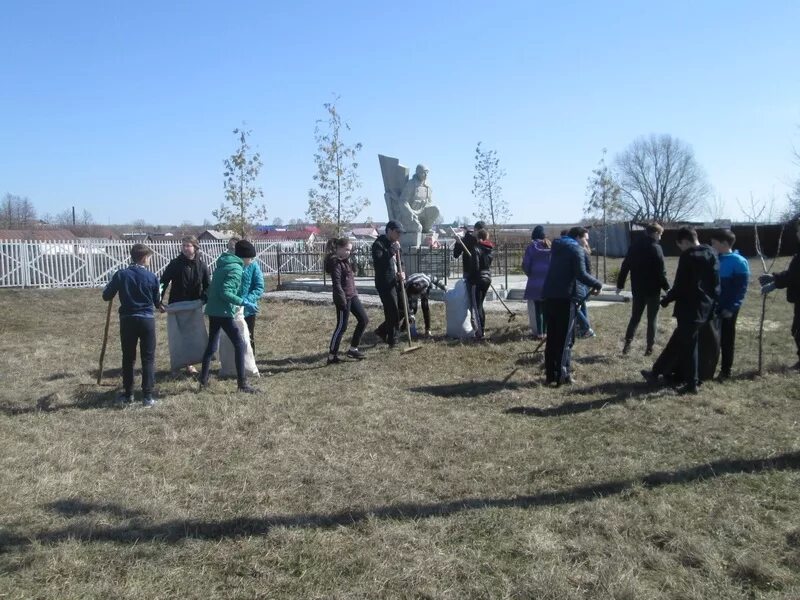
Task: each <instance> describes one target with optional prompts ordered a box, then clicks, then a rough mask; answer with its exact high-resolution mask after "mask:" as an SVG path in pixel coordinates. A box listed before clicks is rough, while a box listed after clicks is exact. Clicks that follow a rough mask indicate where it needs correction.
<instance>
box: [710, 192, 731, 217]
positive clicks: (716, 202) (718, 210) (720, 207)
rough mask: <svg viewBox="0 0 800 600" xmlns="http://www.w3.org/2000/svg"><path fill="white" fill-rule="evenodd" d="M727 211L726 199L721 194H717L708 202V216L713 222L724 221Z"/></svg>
mask: <svg viewBox="0 0 800 600" xmlns="http://www.w3.org/2000/svg"><path fill="white" fill-rule="evenodd" d="M726 210H727V209H726V206H725V199H724V198H723V197H722V196H721V195H720V194H715V195H714V197H713V198H711V199H710V200H709V201H708V216H709V217H711V221H712V222H714V223H716V222H717V221H722V220H723V219H724V218H725V212H726Z"/></svg>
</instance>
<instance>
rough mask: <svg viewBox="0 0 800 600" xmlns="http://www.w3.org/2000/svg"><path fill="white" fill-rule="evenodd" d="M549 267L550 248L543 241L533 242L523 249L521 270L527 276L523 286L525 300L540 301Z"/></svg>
mask: <svg viewBox="0 0 800 600" xmlns="http://www.w3.org/2000/svg"><path fill="white" fill-rule="evenodd" d="M549 267H550V248H548V247H547V246H546V245H545V243H544V241H543V240H533V241H532V242H531V243H530V244H528V247H527V248H526V249H525V256H524V257H523V258H522V270H523V271H524V273H525V275H527V276H528V283H527V284H526V285H525V300H541V299H542V287H543V286H544V279H545V277H547V270H548V268H549Z"/></svg>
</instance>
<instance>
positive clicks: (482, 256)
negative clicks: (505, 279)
mask: <svg viewBox="0 0 800 600" xmlns="http://www.w3.org/2000/svg"><path fill="white" fill-rule="evenodd" d="M471 252H472V256H467V257H466V258H467V259H468V264H469V272H468V273H467V280H468V281H469V282H470V283H478V282H483V283H487V282H488V283H491V281H492V260H493V258H494V254H493V253H494V244H492V242H490V241H489V240H478V243H477V244H475V245H474V246H473V247H472V250H471ZM465 256H466V254H465ZM487 287H488V285H487Z"/></svg>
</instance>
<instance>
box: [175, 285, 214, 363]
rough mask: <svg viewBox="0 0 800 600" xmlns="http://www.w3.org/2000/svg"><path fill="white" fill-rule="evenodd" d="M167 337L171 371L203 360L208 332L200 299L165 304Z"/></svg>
mask: <svg viewBox="0 0 800 600" xmlns="http://www.w3.org/2000/svg"><path fill="white" fill-rule="evenodd" d="M167 338H168V339H169V364H170V367H171V368H172V370H173V371H177V370H179V369H182V368H183V367H185V366H187V365H196V364H197V363H201V362H203V353H204V352H205V350H206V344H208V332H207V331H206V320H205V317H203V302H202V301H201V300H186V301H184V302H173V303H172V304H169V305H168V306H167Z"/></svg>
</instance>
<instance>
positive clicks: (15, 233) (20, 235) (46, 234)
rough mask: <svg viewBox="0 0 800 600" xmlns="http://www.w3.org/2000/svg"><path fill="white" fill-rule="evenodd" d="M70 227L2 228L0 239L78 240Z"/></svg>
mask: <svg viewBox="0 0 800 600" xmlns="http://www.w3.org/2000/svg"><path fill="white" fill-rule="evenodd" d="M77 239H78V236H77V235H75V234H74V233H72V232H71V231H70V230H69V229H0V240H6V241H8V240H23V241H37V242H38V241H42V240H46V241H48V242H49V241H61V240H77Z"/></svg>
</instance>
